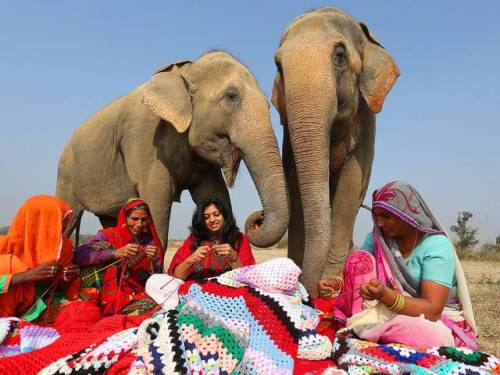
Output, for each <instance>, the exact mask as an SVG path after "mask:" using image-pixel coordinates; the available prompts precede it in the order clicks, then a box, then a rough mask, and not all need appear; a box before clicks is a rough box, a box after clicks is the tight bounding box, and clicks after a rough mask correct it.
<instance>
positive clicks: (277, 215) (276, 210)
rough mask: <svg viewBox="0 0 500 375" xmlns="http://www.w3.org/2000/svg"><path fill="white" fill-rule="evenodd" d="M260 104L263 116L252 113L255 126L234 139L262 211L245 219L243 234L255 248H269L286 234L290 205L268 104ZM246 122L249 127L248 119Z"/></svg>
mask: <svg viewBox="0 0 500 375" xmlns="http://www.w3.org/2000/svg"><path fill="white" fill-rule="evenodd" d="M262 100H263V101H264V103H263V104H264V108H266V111H265V113H261V114H259V113H258V111H254V113H253V115H254V116H255V118H253V119H250V121H252V122H255V123H256V124H258V125H257V126H245V129H243V130H240V132H239V134H238V135H235V136H236V137H237V139H238V140H240V141H239V142H237V147H238V148H239V149H240V151H241V156H242V158H243V160H244V162H245V164H246V166H247V168H248V171H249V172H250V176H251V177H252V180H253V181H254V184H255V186H256V188H257V192H258V194H259V197H260V200H261V203H262V208H263V211H256V212H254V213H252V214H250V215H249V216H248V218H247V220H246V223H245V232H246V233H247V235H248V237H249V238H250V241H251V242H252V244H254V245H255V246H258V247H269V246H272V245H274V244H275V243H277V242H278V241H279V240H280V239H281V238H282V237H283V235H284V234H285V232H286V229H287V227H288V220H289V202H288V192H287V188H286V183H285V175H284V171H283V164H282V161H281V157H280V152H279V148H278V143H277V141H276V136H275V135H274V132H273V130H272V126H271V120H270V118H269V113H268V111H267V102H266V101H265V98H264V97H262ZM250 113H251V112H250ZM252 117H253V116H252ZM246 120H247V121H246V123H248V120H249V119H246ZM256 129H257V132H258V133H256V132H255V131H256Z"/></svg>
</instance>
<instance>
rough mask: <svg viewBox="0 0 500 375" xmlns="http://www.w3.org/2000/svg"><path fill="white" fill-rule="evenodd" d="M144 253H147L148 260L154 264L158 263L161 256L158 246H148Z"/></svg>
mask: <svg viewBox="0 0 500 375" xmlns="http://www.w3.org/2000/svg"><path fill="white" fill-rule="evenodd" d="M144 252H145V253H146V258H148V260H151V261H153V262H154V261H156V260H157V259H158V257H159V256H160V249H159V248H158V247H157V246H153V245H148V246H146V248H145V249H144Z"/></svg>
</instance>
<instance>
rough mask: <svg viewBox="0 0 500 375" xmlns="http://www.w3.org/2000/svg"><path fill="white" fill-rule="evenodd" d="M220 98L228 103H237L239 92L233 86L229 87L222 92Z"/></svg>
mask: <svg viewBox="0 0 500 375" xmlns="http://www.w3.org/2000/svg"><path fill="white" fill-rule="evenodd" d="M222 99H223V100H224V101H225V102H226V103H228V104H232V105H234V104H237V103H238V102H239V100H240V93H239V92H238V90H236V89H234V88H229V89H227V90H226V91H224V93H223V94H222Z"/></svg>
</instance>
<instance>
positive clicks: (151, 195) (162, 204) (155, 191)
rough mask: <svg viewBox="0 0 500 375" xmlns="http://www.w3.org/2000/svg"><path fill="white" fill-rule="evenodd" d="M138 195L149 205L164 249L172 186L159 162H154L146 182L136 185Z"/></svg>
mask: <svg viewBox="0 0 500 375" xmlns="http://www.w3.org/2000/svg"><path fill="white" fill-rule="evenodd" d="M137 188H138V193H139V196H140V197H141V199H144V200H145V201H146V203H147V204H148V205H149V209H150V210H151V216H152V218H153V222H154V224H155V228H156V232H157V233H158V237H159V238H160V241H161V243H162V244H163V246H164V248H165V249H166V248H167V245H168V230H169V222H170V212H171V209H172V201H173V192H174V190H175V187H174V186H173V183H172V179H171V177H170V173H169V172H168V170H167V169H166V168H165V167H164V166H163V164H161V163H160V162H159V161H155V162H154V163H153V166H152V168H151V171H150V174H149V178H148V179H147V181H142V182H140V183H139V185H138V187H137Z"/></svg>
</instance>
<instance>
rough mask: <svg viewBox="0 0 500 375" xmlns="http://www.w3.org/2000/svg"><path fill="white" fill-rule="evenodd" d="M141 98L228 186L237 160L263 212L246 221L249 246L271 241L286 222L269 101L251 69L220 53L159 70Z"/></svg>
mask: <svg viewBox="0 0 500 375" xmlns="http://www.w3.org/2000/svg"><path fill="white" fill-rule="evenodd" d="M143 93H144V94H143V98H142V102H143V103H144V104H145V105H146V107H148V108H149V109H150V110H151V111H152V112H153V113H155V114H156V115H157V116H159V117H160V118H162V119H163V120H165V121H166V122H167V123H169V124H171V125H172V126H173V127H174V128H175V129H176V130H177V132H179V133H183V132H188V142H189V145H190V146H191V147H192V149H193V150H194V152H195V153H196V154H197V155H199V156H201V157H202V158H203V159H205V160H207V161H209V162H211V163H212V164H214V165H216V166H218V167H220V168H222V169H223V172H224V176H225V179H226V183H227V185H228V186H229V187H231V186H232V185H233V184H234V181H235V178H236V175H237V172H238V166H239V163H240V160H241V159H243V161H244V162H245V164H246V166H247V168H248V170H249V172H250V175H251V176H252V179H253V181H254V183H255V185H256V187H257V191H258V193H259V196H260V199H261V202H262V206H263V212H260V211H258V212H255V213H253V214H252V215H250V217H249V219H247V228H246V229H247V234H248V236H249V238H250V240H251V241H252V243H253V244H255V245H257V246H261V247H267V246H270V245H272V244H274V243H276V242H277V241H278V240H279V239H280V238H281V237H282V236H283V234H284V232H285V231H286V227H287V225H288V213H289V209H288V196H287V191H286V184H285V179H284V174H283V166H282V162H281V158H280V154H279V149H278V145H277V141H276V137H275V135H274V132H273V130H272V125H271V120H270V116H269V103H268V101H267V99H266V98H265V96H264V95H263V93H262V92H261V90H260V89H259V86H258V84H257V81H256V79H255V77H254V76H253V75H252V73H251V72H250V71H249V70H248V68H246V67H245V66H244V65H242V64H241V63H240V62H238V61H237V60H236V59H235V58H233V57H232V56H230V55H229V54H227V53H225V52H222V51H213V52H209V53H206V54H204V55H203V56H201V57H200V58H199V59H198V60H196V61H194V62H189V61H183V62H179V63H175V64H171V65H168V66H166V67H165V68H162V69H160V70H159V71H158V72H157V73H156V74H154V76H153V77H152V78H151V80H150V81H149V82H147V83H146V84H145V86H144V91H143Z"/></svg>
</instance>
